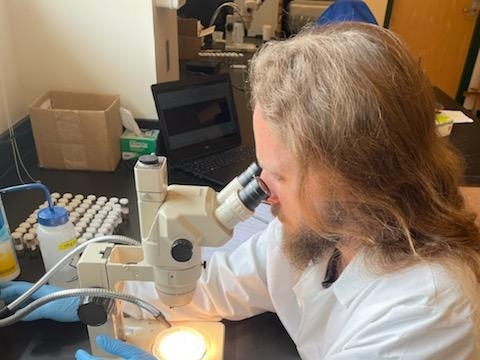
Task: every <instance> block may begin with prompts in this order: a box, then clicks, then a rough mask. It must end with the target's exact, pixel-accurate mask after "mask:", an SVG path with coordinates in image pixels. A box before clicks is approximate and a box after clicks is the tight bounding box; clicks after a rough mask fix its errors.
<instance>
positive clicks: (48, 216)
mask: <svg viewBox="0 0 480 360" xmlns="http://www.w3.org/2000/svg"><path fill="white" fill-rule="evenodd" d="M37 217H38V223H39V224H40V225H43V226H58V225H63V224H66V223H67V222H68V212H67V210H66V209H64V208H62V207H60V206H54V207H53V208H49V207H46V208H45V209H42V210H40V211H39V212H38V215H37Z"/></svg>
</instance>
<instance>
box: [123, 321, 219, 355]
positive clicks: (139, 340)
mask: <svg viewBox="0 0 480 360" xmlns="http://www.w3.org/2000/svg"><path fill="white" fill-rule="evenodd" d="M177 326H184V327H189V328H192V329H194V330H197V331H198V332H200V333H201V334H202V335H203V336H204V337H205V340H206V341H207V344H208V350H207V354H206V355H205V356H204V357H203V358H202V360H222V359H223V344H224V338H225V326H224V325H223V324H222V323H221V322H214V321H210V322H209V321H178V322H172V327H177ZM165 329H166V327H165V325H164V324H163V323H161V322H160V321H155V320H135V319H132V318H124V330H125V335H126V337H127V342H128V343H130V344H134V345H136V346H138V347H140V348H142V349H143V350H145V351H147V352H150V353H151V352H152V346H153V342H154V340H155V338H156V337H157V335H158V334H159V333H160V332H161V331H163V330H165Z"/></svg>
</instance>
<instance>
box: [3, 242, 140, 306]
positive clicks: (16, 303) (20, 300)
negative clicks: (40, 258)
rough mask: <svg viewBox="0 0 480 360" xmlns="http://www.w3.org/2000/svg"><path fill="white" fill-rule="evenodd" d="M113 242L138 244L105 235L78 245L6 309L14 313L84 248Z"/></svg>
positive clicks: (137, 243)
mask: <svg viewBox="0 0 480 360" xmlns="http://www.w3.org/2000/svg"><path fill="white" fill-rule="evenodd" d="M107 241H110V242H115V243H120V244H127V245H139V244H140V243H139V242H138V241H137V240H134V239H131V238H129V237H127V236H122V235H105V236H99V237H97V238H95V239H91V240H88V241H86V242H84V243H83V244H81V245H78V246H77V247H76V248H74V249H73V250H71V251H70V252H69V253H68V254H67V255H65V256H64V257H63V258H61V259H60V261H58V262H57V263H56V264H55V266H53V267H52V268H51V269H50V270H49V271H47V272H46V273H45V274H44V275H43V276H42V277H41V278H40V280H38V281H37V282H36V283H35V284H34V285H33V286H32V287H31V288H30V289H28V290H27V291H26V292H24V293H23V294H22V295H20V296H19V297H18V298H16V299H15V300H14V301H12V302H11V303H10V304H8V305H7V308H8V309H9V310H10V311H14V310H15V309H16V308H17V307H19V306H20V305H21V304H22V303H23V302H24V301H25V300H26V299H28V298H29V297H30V295H32V294H33V293H34V292H35V291H37V290H38V289H39V288H40V287H41V286H42V285H44V284H45V283H46V282H47V281H48V279H50V277H51V276H52V275H53V274H55V273H56V272H57V271H58V270H59V269H61V268H62V267H63V266H65V264H67V263H69V262H70V260H71V259H72V258H73V257H74V256H75V255H77V254H78V253H80V252H81V251H82V250H83V249H84V248H86V247H87V246H88V245H90V244H93V243H97V242H107Z"/></svg>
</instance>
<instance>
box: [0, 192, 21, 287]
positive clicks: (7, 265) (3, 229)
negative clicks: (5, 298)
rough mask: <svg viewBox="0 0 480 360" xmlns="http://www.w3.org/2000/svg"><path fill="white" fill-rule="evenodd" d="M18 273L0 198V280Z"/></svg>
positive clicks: (9, 278) (10, 278)
mask: <svg viewBox="0 0 480 360" xmlns="http://www.w3.org/2000/svg"><path fill="white" fill-rule="evenodd" d="M19 274H20V266H19V265H18V259H17V255H16V254H15V248H14V247H13V243H12V237H11V235H10V230H9V228H8V223H7V219H6V217H5V212H4V211H3V205H2V200H1V199H0V281H9V280H13V279H15V278H16V277H17V276H18V275H19Z"/></svg>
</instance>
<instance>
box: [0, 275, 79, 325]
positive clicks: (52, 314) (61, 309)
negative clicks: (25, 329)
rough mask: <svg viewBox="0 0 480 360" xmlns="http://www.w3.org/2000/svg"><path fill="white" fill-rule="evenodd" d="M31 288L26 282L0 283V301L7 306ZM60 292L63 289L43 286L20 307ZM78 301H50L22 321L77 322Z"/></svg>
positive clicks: (76, 299)
mask: <svg viewBox="0 0 480 360" xmlns="http://www.w3.org/2000/svg"><path fill="white" fill-rule="evenodd" d="M32 286H33V284H32V283H29V282H26V281H7V282H0V300H3V301H5V302H6V303H7V304H9V303H11V302H12V301H14V300H15V299H16V298H18V297H19V296H20V295H22V294H23V293H25V292H26V291H27V290H28V289H30V288H31V287H32ZM60 290H63V289H62V288H59V287H56V286H51V285H43V286H41V287H40V288H39V289H38V290H37V291H35V292H34V293H33V294H32V295H31V296H30V299H28V300H26V301H25V303H24V304H22V306H25V304H28V303H30V302H32V301H33V300H37V299H38V298H41V297H43V296H45V295H49V294H51V293H54V292H56V291H60ZM79 301H80V299H79V297H69V298H63V299H59V300H55V301H50V302H49V303H47V304H45V305H43V306H41V307H39V308H38V309H37V310H35V311H33V312H31V313H30V314H28V315H27V316H25V317H24V318H23V319H22V320H24V321H31V320H38V319H50V320H55V321H63V322H72V321H79V319H78V315H77V307H78V303H79Z"/></svg>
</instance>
